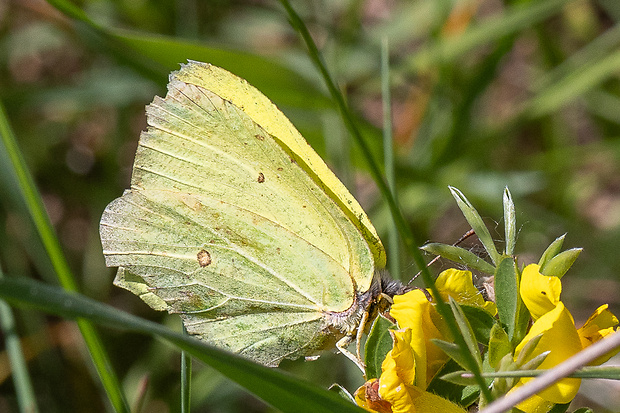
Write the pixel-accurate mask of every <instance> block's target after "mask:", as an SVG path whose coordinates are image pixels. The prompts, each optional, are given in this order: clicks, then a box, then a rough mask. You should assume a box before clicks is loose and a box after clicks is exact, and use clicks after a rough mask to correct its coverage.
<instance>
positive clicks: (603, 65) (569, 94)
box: [523, 51, 620, 119]
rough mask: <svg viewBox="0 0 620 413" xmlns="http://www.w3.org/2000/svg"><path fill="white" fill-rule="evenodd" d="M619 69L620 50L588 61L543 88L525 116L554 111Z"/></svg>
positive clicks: (535, 116)
mask: <svg viewBox="0 0 620 413" xmlns="http://www.w3.org/2000/svg"><path fill="white" fill-rule="evenodd" d="M618 69H620V52H618V51H615V52H613V53H610V54H609V55H607V56H605V57H603V58H601V59H599V60H596V61H594V62H588V63H587V64H585V65H583V66H582V67H581V68H578V69H575V70H574V71H571V72H570V73H568V74H567V75H566V76H564V77H563V78H561V79H560V80H558V81H556V82H555V83H553V84H551V85H549V86H548V87H546V88H545V89H543V90H541V91H540V92H539V93H538V94H537V95H536V96H534V97H533V98H532V99H531V100H530V101H529V102H527V104H526V106H525V109H524V110H523V116H524V117H525V118H528V119H534V118H539V117H541V116H544V115H547V114H549V113H552V112H554V111H556V110H558V109H559V108H561V107H562V106H564V105H566V104H567V103H569V102H571V101H573V100H574V99H575V98H577V97H578V96H582V95H583V94H585V93H586V92H589V91H590V90H592V89H594V88H595V87H596V86H598V85H599V84H601V83H602V82H603V81H604V80H607V79H609V78H610V77H613V76H615V75H616V74H617V73H618Z"/></svg>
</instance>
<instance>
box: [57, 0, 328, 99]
mask: <svg viewBox="0 0 620 413" xmlns="http://www.w3.org/2000/svg"><path fill="white" fill-rule="evenodd" d="M48 2H49V3H50V4H51V5H52V6H54V7H55V8H56V9H57V10H58V11H60V12H62V13H63V14H65V15H66V16H67V17H70V18H71V19H74V20H76V21H78V22H80V23H83V25H84V26H85V27H86V28H87V29H88V30H89V31H92V32H93V33H95V34H96V35H98V36H99V38H98V40H100V41H101V42H102V44H103V45H104V47H107V48H108V49H111V50H113V52H114V53H112V54H113V55H117V56H122V58H123V59H124V61H125V62H126V63H129V64H130V65H132V66H133V67H135V68H136V69H137V70H139V71H140V72H142V73H143V74H145V75H147V76H148V77H150V78H151V79H152V80H155V81H158V82H159V81H161V80H163V79H167V75H168V73H169V72H170V71H172V70H177V69H178V68H179V64H180V63H185V62H187V60H188V59H191V60H199V61H202V62H208V63H211V64H214V65H216V66H220V67H223V68H226V69H227V70H229V71H231V72H233V73H235V74H236V75H237V76H240V77H242V78H243V79H246V80H247V81H248V82H249V83H250V84H251V85H253V86H255V87H257V88H259V89H260V90H261V91H262V92H263V93H265V94H266V95H267V96H269V98H270V99H271V100H273V101H274V102H277V103H278V104H280V105H287V106H293V107H302V108H327V107H331V102H330V101H329V99H328V98H327V96H325V95H324V94H323V93H322V92H320V91H319V89H318V88H317V86H316V85H315V84H313V83H311V82H310V81H309V80H307V79H305V78H304V77H302V76H301V75H299V74H298V73H297V72H295V71H293V70H291V69H290V68H288V67H286V66H285V65H283V64H281V63H280V62H278V61H277V60H275V59H268V58H265V57H262V56H258V55H254V54H251V53H248V52H243V51H231V50H227V49H221V48H215V47H208V46H205V44H204V43H199V42H192V41H187V40H181V39H179V38H174V37H167V36H162V35H155V34H151V33H143V32H137V31H131V30H125V29H116V28H110V27H106V26H104V25H102V24H99V23H97V22H95V21H94V20H92V19H91V18H90V17H89V16H88V14H86V13H85V12H84V11H83V10H81V9H80V8H79V7H76V6H75V5H74V4H73V3H71V2H69V1H66V0H49V1H48Z"/></svg>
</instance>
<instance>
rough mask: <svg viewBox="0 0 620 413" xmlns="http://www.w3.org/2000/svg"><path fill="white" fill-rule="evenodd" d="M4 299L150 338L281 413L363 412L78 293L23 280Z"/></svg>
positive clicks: (11, 282) (10, 285) (0, 292)
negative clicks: (216, 373)
mask: <svg viewBox="0 0 620 413" xmlns="http://www.w3.org/2000/svg"><path fill="white" fill-rule="evenodd" d="M0 298H1V299H4V300H6V301H8V302H10V303H14V304H19V305H25V306H27V307H30V308H35V309H38V310H41V311H45V312H47V313H50V314H55V315H58V316H61V317H65V318H72V319H74V318H83V319H89V320H90V321H91V322H94V323H98V324H104V325H107V326H109V327H112V328H121V329H126V330H130V331H135V332H138V333H143V334H149V335H153V336H156V337H158V338H161V339H163V340H164V341H166V342H168V343H170V344H172V345H174V346H176V347H178V348H179V349H181V350H184V351H186V352H187V353H188V354H191V355H192V356H193V357H194V358H196V359H198V360H200V361H202V362H203V363H205V364H208V365H209V366H211V367H213V368H214V369H216V370H217V371H219V372H220V373H222V374H223V375H224V376H226V377H228V378H229V379H231V380H233V381H235V382H236V383H238V384H239V385H241V386H242V387H244V388H245V389H247V390H248V391H250V392H252V393H254V394H255V395H256V396H258V397H260V398H261V399H263V400H264V401H266V402H267V403H269V404H271V405H272V406H274V407H275V408H277V409H280V410H282V411H283V412H291V413H293V412H308V413H314V412H324V411H338V412H351V413H353V412H357V413H361V412H363V410H362V409H360V408H359V407H357V406H355V405H353V404H351V403H349V402H347V401H346V400H343V399H342V398H341V397H340V396H338V395H336V394H333V393H331V392H329V391H327V390H325V389H321V388H319V387H317V386H315V385H313V384H311V383H307V382H304V381H302V380H299V379H297V378H294V377H292V376H289V375H288V374H284V373H283V372H281V371H278V370H276V369H271V368H268V367H264V366H261V365H259V364H256V363H253V362H251V361H249V360H247V359H245V358H242V357H240V356H237V355H234V354H232V353H229V352H226V351H224V350H220V349H217V348H215V347H212V346H209V345H207V344H205V343H203V342H201V341H198V340H196V339H195V338H193V337H189V336H186V335H184V334H180V333H176V332H174V331H172V330H170V329H168V328H166V327H163V326H161V325H159V324H157V323H153V322H151V321H148V320H144V319H141V318H138V317H135V316H133V315H131V314H128V313H125V312H123V311H120V310H118V309H116V308H113V307H111V306H109V305H106V304H103V303H100V302H97V301H95V300H92V299H90V298H87V297H84V296H83V295H80V294H77V293H69V292H66V291H64V290H62V289H60V288H56V287H51V286H49V285H46V284H43V283H40V282H36V281H32V280H25V279H11V278H3V279H0Z"/></svg>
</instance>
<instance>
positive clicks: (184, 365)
mask: <svg viewBox="0 0 620 413" xmlns="http://www.w3.org/2000/svg"><path fill="white" fill-rule="evenodd" d="M183 333H184V334H187V330H186V329H185V326H183ZM191 383H192V357H191V356H190V355H189V354H187V353H186V352H185V351H181V413H189V412H190V395H191Z"/></svg>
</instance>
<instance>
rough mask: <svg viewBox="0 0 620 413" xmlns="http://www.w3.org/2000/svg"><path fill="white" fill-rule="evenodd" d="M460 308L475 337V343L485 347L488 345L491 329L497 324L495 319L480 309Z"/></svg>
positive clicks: (466, 306) (467, 306) (471, 307)
mask: <svg viewBox="0 0 620 413" xmlns="http://www.w3.org/2000/svg"><path fill="white" fill-rule="evenodd" d="M460 307H461V310H463V313H464V314H465V317H466V318H467V322H468V323H469V325H470V327H471V329H472V331H473V332H474V334H475V336H476V341H478V343H481V344H484V345H485V346H486V345H488V343H489V339H490V337H491V329H492V328H493V326H494V325H496V324H497V321H496V320H495V318H494V317H493V316H492V315H491V314H489V313H487V312H486V311H484V310H483V309H482V308H480V307H474V306H470V305H464V304H461V305H460Z"/></svg>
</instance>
